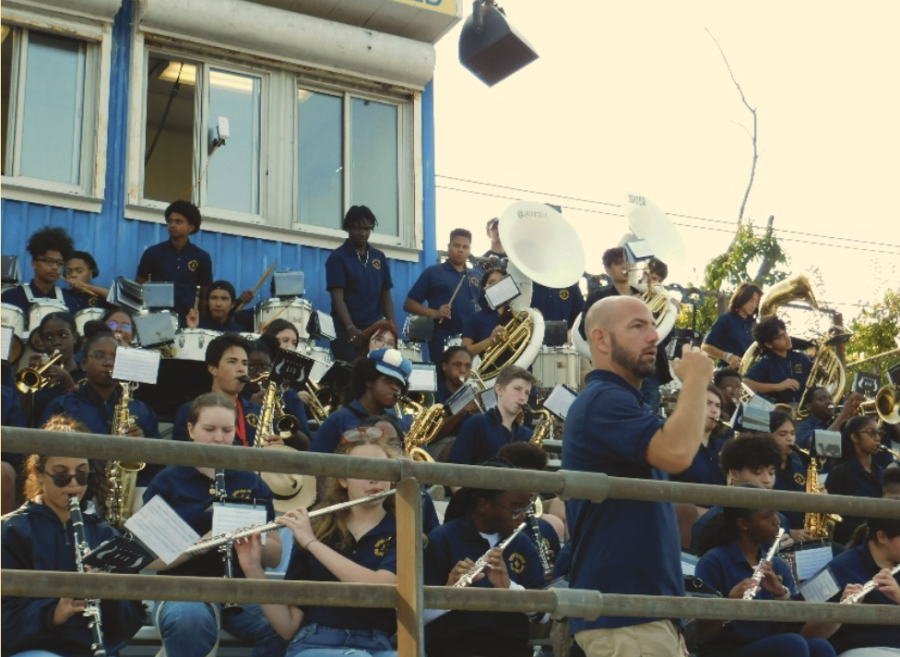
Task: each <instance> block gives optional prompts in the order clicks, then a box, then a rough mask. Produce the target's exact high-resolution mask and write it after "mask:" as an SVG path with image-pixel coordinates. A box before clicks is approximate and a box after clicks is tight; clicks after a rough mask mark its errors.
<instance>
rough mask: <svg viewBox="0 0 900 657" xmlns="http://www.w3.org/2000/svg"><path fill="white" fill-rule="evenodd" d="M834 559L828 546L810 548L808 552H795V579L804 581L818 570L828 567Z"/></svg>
mask: <svg viewBox="0 0 900 657" xmlns="http://www.w3.org/2000/svg"><path fill="white" fill-rule="evenodd" d="M833 558H834V555H833V554H832V551H831V546H830V545H823V546H822V547H817V548H810V549H808V550H796V551H795V552H794V559H795V563H796V564H797V579H799V580H800V581H804V580H807V579H809V578H810V577H812V576H813V575H815V574H816V573H817V572H819V570H821V569H822V568H824V567H825V566H826V565H828V562H829V561H831V560H832V559H833Z"/></svg>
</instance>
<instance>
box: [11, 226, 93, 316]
mask: <svg viewBox="0 0 900 657" xmlns="http://www.w3.org/2000/svg"><path fill="white" fill-rule="evenodd" d="M27 249H28V253H29V254H30V255H31V268H32V269H33V270H34V278H32V279H31V282H30V283H27V284H26V283H23V284H21V285H17V286H16V287H14V288H11V289H9V290H7V291H6V292H4V293H3V295H2V296H0V300H2V301H3V303H11V304H12V305H14V306H17V307H18V308H19V309H21V311H22V312H23V313H25V317H28V307H29V306H30V305H31V304H32V303H34V302H35V300H36V299H55V300H56V301H58V302H59V304H60V310H63V305H64V306H65V308H67V309H68V311H69V312H70V313H72V314H75V313H77V312H78V311H79V310H80V308H81V305H80V304H79V303H78V299H76V298H75V297H73V296H72V295H71V294H69V293H68V292H66V291H65V290H63V289H62V288H61V287H59V286H57V282H58V281H59V279H60V278H62V274H63V268H64V267H65V266H66V261H67V260H68V259H69V258H70V257H71V256H72V252H73V251H75V245H74V243H73V242H72V238H71V237H69V235H68V233H66V231H65V230H63V229H62V228H41V229H40V230H39V231H37V232H35V233H34V234H33V235H32V236H31V237H30V238H28V247H27ZM36 328H37V327H36V326H29V327H28V329H29V330H31V331H33V330H34V329H36Z"/></svg>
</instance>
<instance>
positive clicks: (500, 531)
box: [424, 459, 544, 657]
mask: <svg viewBox="0 0 900 657" xmlns="http://www.w3.org/2000/svg"><path fill="white" fill-rule="evenodd" d="M481 465H484V466H493V467H511V466H510V464H509V463H508V462H506V461H501V460H499V459H497V460H493V461H487V462H485V463H482V464H481ZM530 504H531V494H530V493H528V492H523V491H502V490H490V489H477V488H461V489H459V490H458V491H457V492H456V493H455V494H454V495H453V497H452V498H451V500H450V504H449V505H448V506H447V511H446V513H445V514H444V524H443V525H441V526H440V527H437V528H436V529H434V530H433V531H432V532H431V533H430V534H429V535H428V542H427V544H426V545H425V553H424V561H425V584H426V585H428V586H453V585H454V584H456V582H458V581H459V579H460V578H461V577H463V576H464V575H465V574H466V573H467V572H468V571H469V570H471V569H472V567H473V566H474V564H475V562H476V561H477V560H478V559H480V558H481V557H482V556H485V555H487V562H488V564H489V566H490V567H488V568H485V569H484V571H482V573H481V574H479V575H476V576H475V579H474V580H473V583H472V584H471V586H473V587H480V588H497V589H537V588H540V587H541V586H543V585H544V577H543V574H542V571H541V566H540V560H539V558H538V555H537V552H536V550H535V548H534V543H533V542H532V540H531V539H530V538H529V537H528V536H527V534H526V532H525V531H523V532H522V533H520V534H519V535H518V536H516V537H515V538H514V539H513V540H512V542H511V543H510V544H509V545H508V546H507V547H506V549H505V550H503V551H502V552H501V550H500V549H498V548H497V544H498V543H500V542H501V541H502V540H503V539H505V538H506V537H507V536H509V535H510V534H512V533H513V532H514V531H515V530H516V528H517V527H518V526H519V525H520V524H521V523H523V522H525V512H526V510H527V509H528V507H529V505H530ZM429 613H430V612H429ZM425 648H426V652H427V653H428V655H429V657H476V656H478V657H531V654H532V649H531V648H529V647H528V617H527V616H526V615H525V614H523V613H520V612H496V611H451V612H449V613H446V614H442V615H440V616H438V617H437V618H435V619H434V620H432V621H431V622H430V623H428V625H427V626H426V636H425Z"/></svg>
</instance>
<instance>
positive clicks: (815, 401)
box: [797, 386, 865, 450]
mask: <svg viewBox="0 0 900 657" xmlns="http://www.w3.org/2000/svg"><path fill="white" fill-rule="evenodd" d="M864 401H865V397H863V396H862V395H861V394H859V393H858V392H853V393H850V396H848V397H847V401H845V402H844V406H843V408H842V409H841V412H840V413H838V414H837V415H835V413H834V399H832V397H831V393H830V392H828V388H825V387H823V386H816V387H815V388H813V389H812V390H810V391H809V393H808V394H807V395H806V400H805V401H804V403H803V406H804V408H805V409H806V412H807V413H808V417H807V418H806V419H805V420H803V421H801V422H798V423H797V447H802V448H803V449H806V450H808V449H809V443H810V441H811V440H812V437H813V436H814V435H815V433H816V431H840V430H841V427H843V426H844V423H846V422H847V420H849V419H850V418H852V417H853V416H854V415H856V411H857V409H858V408H859V405H860V404H861V403H862V402H864Z"/></svg>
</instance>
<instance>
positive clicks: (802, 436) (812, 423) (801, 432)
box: [795, 416, 834, 450]
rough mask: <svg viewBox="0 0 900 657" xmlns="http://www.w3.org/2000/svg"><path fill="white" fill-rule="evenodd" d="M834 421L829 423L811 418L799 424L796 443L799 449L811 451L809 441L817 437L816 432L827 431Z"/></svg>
mask: <svg viewBox="0 0 900 657" xmlns="http://www.w3.org/2000/svg"><path fill="white" fill-rule="evenodd" d="M833 421H834V420H828V421H827V422H822V421H821V420H817V419H816V418H814V417H812V416H810V417H808V418H806V419H805V420H803V421H802V422H798V423H797V426H796V427H795V430H796V432H797V436H796V443H797V447H802V448H803V449H806V450H808V449H809V441H811V440H812V437H813V436H814V435H815V433H816V431H827V430H828V427H830V426H831V423H832V422H833Z"/></svg>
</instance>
